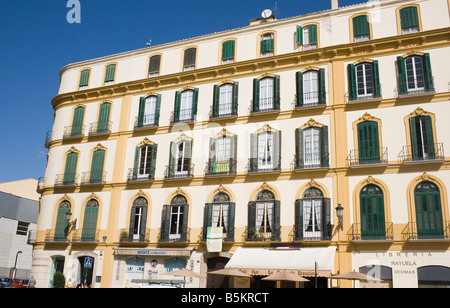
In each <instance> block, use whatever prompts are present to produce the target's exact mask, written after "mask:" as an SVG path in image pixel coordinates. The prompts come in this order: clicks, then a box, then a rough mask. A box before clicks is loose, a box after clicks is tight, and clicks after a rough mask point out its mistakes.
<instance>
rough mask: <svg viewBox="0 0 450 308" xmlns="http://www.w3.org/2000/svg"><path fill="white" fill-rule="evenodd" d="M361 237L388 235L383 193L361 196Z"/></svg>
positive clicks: (371, 237)
mask: <svg viewBox="0 0 450 308" xmlns="http://www.w3.org/2000/svg"><path fill="white" fill-rule="evenodd" d="M360 203H361V237H362V238H363V239H364V238H368V239H376V238H380V237H381V238H383V237H385V235H386V228H385V217H384V201H383V195H380V194H374V195H363V194H361V196H360Z"/></svg>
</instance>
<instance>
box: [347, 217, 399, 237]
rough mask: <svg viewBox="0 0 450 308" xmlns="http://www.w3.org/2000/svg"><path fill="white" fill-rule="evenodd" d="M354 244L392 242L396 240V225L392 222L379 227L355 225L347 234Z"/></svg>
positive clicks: (374, 225)
mask: <svg viewBox="0 0 450 308" xmlns="http://www.w3.org/2000/svg"><path fill="white" fill-rule="evenodd" d="M347 236H348V240H349V241H352V242H376V241H378V242H392V241H393V240H394V224H393V223H392V222H386V223H381V224H379V225H376V224H372V225H368V224H361V223H355V224H353V225H352V228H351V229H350V230H349V232H348V233H347Z"/></svg>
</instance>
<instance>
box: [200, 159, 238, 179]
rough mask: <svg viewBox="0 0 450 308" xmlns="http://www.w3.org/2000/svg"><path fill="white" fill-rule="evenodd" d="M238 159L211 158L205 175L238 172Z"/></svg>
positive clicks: (233, 173)
mask: <svg viewBox="0 0 450 308" xmlns="http://www.w3.org/2000/svg"><path fill="white" fill-rule="evenodd" d="M236 165H237V160H236V159H234V158H230V159H229V160H228V161H226V162H216V160H212V159H210V160H209V161H208V163H207V164H206V169H205V175H206V176H226V175H235V174H236Z"/></svg>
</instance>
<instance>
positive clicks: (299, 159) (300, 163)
mask: <svg viewBox="0 0 450 308" xmlns="http://www.w3.org/2000/svg"><path fill="white" fill-rule="evenodd" d="M295 167H296V168H297V169H302V168H303V167H304V155H303V130H302V129H300V128H297V129H296V130H295Z"/></svg>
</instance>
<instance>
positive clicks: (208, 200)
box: [206, 184, 236, 203]
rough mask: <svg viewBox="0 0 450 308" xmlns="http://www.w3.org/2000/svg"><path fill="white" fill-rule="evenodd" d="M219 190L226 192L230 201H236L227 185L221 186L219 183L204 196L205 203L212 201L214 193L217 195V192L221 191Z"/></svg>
mask: <svg viewBox="0 0 450 308" xmlns="http://www.w3.org/2000/svg"><path fill="white" fill-rule="evenodd" d="M221 192H223V193H226V194H227V195H228V196H229V197H230V202H236V196H235V195H234V193H233V191H232V190H231V189H229V188H227V187H224V186H222V184H220V185H219V187H217V188H216V189H214V190H212V191H211V192H210V193H209V195H208V197H207V198H206V203H212V202H213V198H214V197H215V195H217V194H218V193H221Z"/></svg>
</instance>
